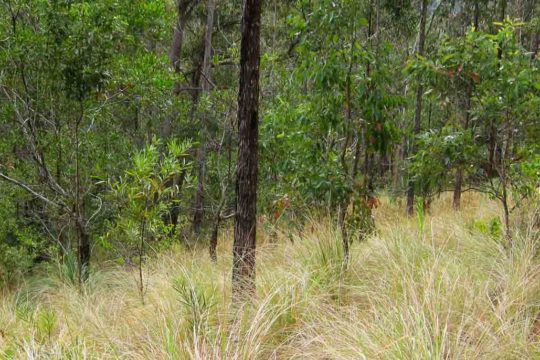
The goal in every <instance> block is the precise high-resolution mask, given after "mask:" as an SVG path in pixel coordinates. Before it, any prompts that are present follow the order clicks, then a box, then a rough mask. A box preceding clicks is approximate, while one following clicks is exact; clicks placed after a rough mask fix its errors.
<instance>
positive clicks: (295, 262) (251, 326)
mask: <svg viewBox="0 0 540 360" xmlns="http://www.w3.org/2000/svg"><path fill="white" fill-rule="evenodd" d="M499 209H500V208H499V206H498V205H497V203H495V202H492V201H491V200H488V199H487V198H485V197H483V196H481V195H479V194H474V193H468V194H466V195H465V196H464V200H463V210H462V211H461V212H459V213H456V212H454V211H452V210H451V206H450V198H449V197H443V198H442V199H440V200H437V201H436V202H435V203H434V204H433V205H432V208H431V214H430V215H428V216H426V218H425V220H424V222H423V226H422V224H421V223H422V221H421V220H422V219H420V218H418V217H413V218H407V217H405V216H404V215H403V205H400V204H395V203H391V202H390V201H389V200H388V199H383V200H382V204H381V205H380V207H379V208H378V209H377V210H376V212H375V218H376V223H377V233H376V234H375V235H373V236H372V237H370V238H369V239H367V240H365V241H363V242H356V243H354V244H353V246H352V250H351V260H350V265H349V268H348V270H347V271H342V266H341V257H342V254H341V246H340V241H341V240H340V236H339V231H337V229H336V227H335V225H334V224H332V223H331V222H329V221H328V220H327V219H328V217H312V218H311V220H310V221H309V222H308V224H307V225H306V226H305V227H304V230H303V232H302V233H297V232H294V231H282V232H279V233H278V236H277V239H276V240H275V241H274V242H270V241H269V240H267V239H266V237H265V234H264V233H263V231H261V234H260V243H259V246H258V253H257V294H256V298H255V299H254V300H253V303H251V304H249V305H245V306H243V307H233V306H231V303H230V279H231V274H230V268H231V255H230V252H231V251H230V249H231V241H232V240H231V237H232V234H231V232H230V231H229V232H224V233H223V235H222V238H221V239H220V246H219V253H218V256H219V259H218V263H217V264H213V263H212V262H211V260H210V258H209V256H208V252H207V250H206V248H203V247H200V248H195V249H191V250H188V249H186V248H183V247H180V246H178V247H176V248H174V249H171V250H169V251H167V252H165V253H162V254H160V255H158V256H157V257H155V258H153V259H151V260H150V261H149V262H148V264H147V265H146V267H145V273H146V276H147V277H146V293H145V295H144V299H145V302H144V304H143V303H142V302H141V297H140V295H139V293H138V288H137V282H136V280H137V271H136V269H134V268H127V267H119V266H113V265H108V266H105V270H99V271H95V272H94V273H93V275H92V276H91V278H90V280H89V281H88V283H87V284H85V285H84V288H83V289H82V290H79V289H78V287H77V286H76V285H74V284H73V282H71V281H69V280H68V279H69V276H67V274H66V269H65V267H62V266H59V265H57V266H49V268H48V271H47V272H46V273H45V272H44V273H43V274H41V275H35V276H33V277H32V278H31V279H29V280H27V282H26V283H25V284H23V285H21V286H19V287H18V288H17V289H15V290H11V291H9V292H7V291H6V292H5V293H4V294H1V295H0V358H2V359H3V358H15V359H21V358H27V359H64V358H68V359H218V358H219V359H291V358H298V359H362V358H366V359H527V358H530V359H534V358H536V359H538V358H540V320H537V315H538V312H539V310H540V260H539V259H538V258H537V257H536V252H537V246H538V245H537V243H536V241H535V240H536V238H537V236H536V235H534V232H532V231H530V230H527V226H525V225H526V224H527V222H528V216H529V215H531V214H527V213H526V212H525V213H524V214H522V215H516V216H515V219H514V221H516V222H519V223H520V224H522V225H523V224H524V225H523V226H519V227H520V228H521V229H525V230H522V231H520V232H518V233H517V234H516V235H515V236H514V242H513V246H512V247H508V246H506V244H505V243H506V240H505V239H504V236H502V235H501V229H500V226H499V222H498V220H497V218H498V216H499V213H500V210H499ZM291 240H292V241H291Z"/></svg>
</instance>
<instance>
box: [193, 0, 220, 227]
mask: <svg viewBox="0 0 540 360" xmlns="http://www.w3.org/2000/svg"><path fill="white" fill-rule="evenodd" d="M214 10H215V4H214V0H208V4H207V6H206V11H207V16H206V30H205V35H204V57H203V65H202V71H201V79H200V83H201V84H200V85H201V89H202V91H203V93H208V92H209V91H210V90H211V88H212V81H211V70H212V66H211V65H212V31H213V28H214ZM203 113H204V114H203V115H202V122H203V124H202V127H201V144H200V146H199V149H198V151H197V193H196V195H195V204H194V207H195V211H194V213H193V231H194V233H195V235H199V234H200V231H201V226H202V222H203V217H204V181H205V177H206V141H207V137H208V124H207V122H208V117H207V116H206V111H204V112H203Z"/></svg>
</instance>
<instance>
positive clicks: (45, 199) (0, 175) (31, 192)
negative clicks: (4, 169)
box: [0, 172, 65, 208]
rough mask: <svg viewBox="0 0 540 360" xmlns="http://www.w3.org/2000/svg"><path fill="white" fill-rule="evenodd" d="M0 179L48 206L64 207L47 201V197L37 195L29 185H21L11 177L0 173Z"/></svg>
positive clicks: (21, 183)
mask: <svg viewBox="0 0 540 360" xmlns="http://www.w3.org/2000/svg"><path fill="white" fill-rule="evenodd" d="M0 179H3V180H5V181H7V182H10V183H12V184H14V185H17V186H18V187H20V188H22V189H24V190H26V191H27V192H29V193H30V194H32V195H34V196H35V197H37V198H39V199H41V200H43V201H44V202H46V203H47V204H49V205H53V206H55V207H59V208H63V207H65V205H64V204H63V203H57V202H54V201H52V200H50V199H48V198H47V197H45V196H44V195H42V194H40V193H38V192H37V191H35V190H33V189H32V188H31V187H30V185H27V184H25V183H23V182H21V181H19V180H16V179H13V178H11V177H9V176H7V175H6V174H3V173H1V172H0Z"/></svg>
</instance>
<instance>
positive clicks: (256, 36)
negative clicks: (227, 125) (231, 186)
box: [232, 0, 261, 299]
mask: <svg viewBox="0 0 540 360" xmlns="http://www.w3.org/2000/svg"><path fill="white" fill-rule="evenodd" d="M260 27H261V0H245V1H244V9H243V15H242V41H241V45H240V89H239V94H238V140H239V146H238V160H237V165H236V212H235V224H234V244H233V270H232V289H233V296H234V297H235V298H237V299H241V298H242V297H246V296H249V295H251V294H253V293H254V292H255V247H256V230H257V221H256V214H257V161H258V134H259V62H260Z"/></svg>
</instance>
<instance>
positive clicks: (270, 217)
mask: <svg viewBox="0 0 540 360" xmlns="http://www.w3.org/2000/svg"><path fill="white" fill-rule="evenodd" d="M0 9H1V10H0V180H1V181H0V219H1V221H0V287H2V288H3V289H4V290H3V291H6V292H11V291H13V289H17V288H18V287H19V286H21V284H24V283H25V282H26V281H28V279H31V278H33V277H35V276H44V277H45V278H46V277H47V276H48V275H43V274H49V272H50V271H52V270H50V269H52V268H57V267H58V268H60V269H61V271H62V274H63V275H62V276H63V280H62V281H67V282H68V283H71V284H72V285H73V287H74V288H78V289H81V288H84V287H85V286H90V285H88V284H91V283H92V281H98V280H92V278H93V277H94V278H99V274H100V271H101V270H104V269H109V268H110V267H111V266H112V265H111V264H113V265H114V266H117V267H119V268H125V269H128V270H127V271H133V273H136V274H137V275H136V281H135V284H136V286H135V288H136V290H137V293H138V297H139V298H140V300H141V301H142V303H144V302H145V301H150V302H151V300H148V299H147V297H148V296H147V294H148V291H149V290H148V289H147V287H148V286H151V285H149V284H151V282H149V280H148V279H146V275H145V266H146V264H150V261H151V259H152V258H159V256H161V255H162V254H165V253H167V252H168V251H170V250H171V249H177V248H178V247H180V248H181V250H178V251H180V252H183V253H192V252H196V254H197V257H196V258H197V259H200V261H201V262H205V261H210V262H211V263H212V262H213V263H216V262H217V261H218V260H220V257H222V256H223V257H225V259H226V260H227V261H228V267H229V268H230V267H231V263H233V261H231V259H230V253H231V246H230V242H229V241H228V239H229V238H230V236H229V235H230V229H232V228H233V227H234V223H235V222H236V230H235V233H236V235H235V236H236V238H235V242H234V246H235V247H234V249H235V250H234V256H235V259H237V257H238V256H240V259H242V256H243V255H238V254H240V253H241V251H243V249H244V248H243V245H242V244H240V245H241V246H240V245H239V243H238V241H239V240H238V239H239V238H238V237H241V235H242V234H244V235H245V239H244V240H246V239H247V237H249V236H252V237H253V239H252V242H250V243H249V244H248V245H249V246H250V249H252V250H253V258H252V259H248V260H247V263H246V264H247V265H246V264H243V265H242V266H244V265H245V266H247V267H248V268H247V270H246V269H244V268H242V266H241V267H240V268H239V269H236V271H237V272H234V271H233V280H234V279H235V278H236V277H235V276H240V277H242V276H244V277H247V278H251V279H254V278H255V270H254V269H255V255H254V251H255V240H254V239H255V233H254V231H253V233H250V232H249V231H247V232H245V229H248V230H249V229H250V228H249V226H251V225H250V224H251V223H245V224H243V225H242V221H251V222H252V223H253V222H255V221H256V223H257V228H258V229H259V233H258V234H257V239H260V240H261V241H263V242H264V243H270V244H272V243H285V242H286V243H287V246H292V247H294V246H295V244H296V245H297V246H299V247H300V248H301V247H302V246H306V245H302V244H300V245H298V244H297V243H298V238H297V236H296V235H294V236H293V234H306V233H308V232H309V231H314V230H313V229H314V226H315V228H317V225H320V224H321V223H324V224H327V225H328V227H329V228H332V229H333V228H334V227H335V229H336V231H335V233H334V232H330V230H328V231H329V232H330V233H328V234H329V235H328V234H327V238H332V239H338V240H337V244H338V246H337V247H336V248H335V249H334V248H332V250H331V251H335V253H334V255H336V256H337V257H338V258H339V264H340V265H339V266H338V267H331V268H325V272H332V271H335V272H336V273H339V274H342V272H344V271H346V269H347V268H348V267H349V264H350V263H352V264H351V266H352V267H353V268H354V262H355V260H354V259H353V257H354V254H353V253H352V252H351V250H350V246H351V244H357V245H358V244H359V246H362V244H363V243H366V242H369V239H371V238H372V237H376V236H379V235H380V231H382V232H383V233H384V231H388V229H390V228H392V227H394V226H397V225H396V224H397V223H399V222H403V223H405V222H408V223H410V222H411V221H412V223H413V224H415V223H416V224H418V227H419V228H420V231H421V232H422V233H423V231H424V228H425V227H426V226H428V225H426V224H425V223H426V221H425V219H426V217H428V216H429V215H430V214H431V213H432V212H433V211H434V210H433V209H434V208H437V207H436V206H435V205H433V204H435V202H436V199H438V198H441V197H442V198H443V199H448V201H449V202H451V204H452V205H451V207H452V209H451V210H450V209H448V211H447V213H450V212H455V214H451V215H449V216H461V215H459V214H461V213H462V212H465V211H467V209H466V207H467V205H466V202H465V201H463V200H462V199H464V197H465V196H467V195H468V194H470V195H471V196H472V198H473V199H476V197H481V199H483V200H481V201H480V204H481V205H479V206H480V207H484V209H483V210H485V211H486V212H488V213H489V214H490V217H489V218H488V219H487V220H486V219H484V218H482V220H478V219H473V220H471V221H470V222H469V223H468V224H469V225H470V224H473V225H471V226H472V227H473V228H475V229H476V230H478V229H480V230H481V232H483V233H484V235H485V234H487V235H489V236H491V237H494V238H496V239H498V240H497V244H498V245H497V246H499V245H500V249H503V250H501V251H502V252H503V253H504V251H510V252H511V251H513V250H512V249H513V248H514V247H515V246H517V247H518V248H520V249H522V247H519V246H518V245H515V244H516V243H518V244H521V243H522V242H521V240H520V239H521V236H522V234H523V233H524V231H525V230H524V229H525V228H529V227H530V228H535V226H536V227H538V218H537V217H533V218H531V217H530V216H529V215H530V214H533V213H534V211H533V208H534V206H535V204H536V203H537V201H538V197H539V184H540V120H539V116H540V71H539V60H538V56H537V55H538V51H539V47H540V4H539V3H538V2H537V1H536V0H495V1H492V0H433V1H431V0H430V1H428V0H419V1H415V0H281V1H279V0H267V1H264V2H259V1H258V0H246V1H244V4H242V2H232V1H229V0H206V1H199V0H177V1H173V0H149V1H139V0H96V1H83V0H81V1H75V0H1V1H0ZM243 9H244V11H243ZM245 9H248V10H245ZM257 9H258V10H259V11H260V23H259V21H257ZM242 23H244V26H241V24H242ZM259 24H260V40H259V34H258V30H257V32H252V33H251V35H254V36H252V37H250V31H253V29H256V28H257V29H258V25H259ZM255 35H256V36H255ZM250 41H251V42H250ZM242 44H244V45H242ZM250 44H252V45H250ZM254 44H257V45H256V46H255V45H254ZM258 44H260V45H258ZM258 46H260V70H259V54H258V52H259V49H258ZM244 60H245V61H244ZM249 61H252V62H251V63H250V62H249ZM244 65H245V66H244ZM251 65H253V66H255V65H256V68H254V67H250V66H251ZM252 70H256V71H255V72H253V71H252ZM250 71H251V72H250ZM239 89H240V90H239ZM239 91H240V95H239ZM257 91H258V92H259V96H257ZM250 97H251V98H250ZM250 99H251V101H252V103H251V104H250V103H249V101H250ZM254 99H255V100H254ZM257 100H258V104H257ZM253 101H254V102H253ZM250 106H251V107H250ZM246 114H248V115H249V114H251V115H249V116H252V115H253V114H254V115H253V116H254V117H253V118H252V119H255V125H254V123H248V122H243V121H247V120H245V119H244V116H247V115H246ZM242 124H244V125H242ZM250 124H251V125H250ZM257 124H258V129H257V126H256V125H257ZM249 131H251V132H249ZM246 136H248V137H246ZM248 140H249V141H252V142H249V141H248ZM245 141H248V143H246V142H245ZM246 144H248V145H249V146H250V147H246V146H247V145H246ZM242 149H243V150H242ZM257 161H258V164H257ZM257 168H258V173H256V172H253V171H252V170H253V169H255V171H257ZM246 169H248V170H250V171H251V172H247V173H243V172H242V171H244V170H246ZM242 176H248V177H249V176H254V177H249V179H248V178H247V177H246V178H244V177H242ZM238 179H243V180H242V181H239V180H238ZM246 179H248V180H249V181H248V180H246ZM253 179H255V180H256V181H255V182H253V181H252V180H253ZM245 184H251V185H253V184H255V185H253V186H254V188H253V189H251V190H253V191H256V193H257V202H256V208H254V207H253V208H251V206H252V205H253V206H254V205H255V202H254V198H253V196H254V192H248V193H242V191H244V190H243V189H245V188H244V186H245ZM248 190H249V191H251V190H250V189H248ZM237 194H244V195H242V196H246V197H242V199H244V200H245V199H248V200H250V201H251V200H253V201H251V202H249V203H248V202H242V201H244V200H242V201H240V200H238V197H237ZM448 196H450V198H448ZM469 204H470V202H469ZM244 205H245V206H244ZM382 207H386V208H387V209H390V208H391V209H393V210H392V211H393V212H390V213H388V214H390V215H388V214H387V215H381V216H380V217H378V216H376V215H375V212H377V211H379V210H380V208H382ZM381 211H382V210H381ZM255 214H256V218H255ZM319 216H321V217H322V218H323V219H324V220H317V221H315V222H314V220H313V219H314V218H317V219H319ZM388 217H390V220H389V219H388ZM250 219H251V220H250ZM379 219H380V222H379ZM392 219H393V220H392ZM451 219H452V221H456V222H458V223H459V222H460V221H461V220H459V218H451ZM475 221H476V222H475ZM239 224H240V225H239ZM246 224H247V225H246ZM242 226H244V228H243V229H244V230H242ZM246 226H247V227H246ZM284 229H286V230H284ZM385 229H386V230H385ZM242 231H244V233H242ZM320 231H322V232H324V231H326V230H320ZM415 231H416V230H415ZM378 232H379V235H377V233H378ZM248 233H249V234H248ZM239 234H240V235H239ZM415 234H416V232H415ZM299 236H300V235H299ZM246 241H247V240H246ZM248 242H249V241H248ZM223 244H226V249H225V245H223ZM244 245H245V244H244ZM222 246H223V247H222ZM312 246H313V247H317V246H319V245H316V242H312ZM200 249H204V251H199V250H200ZM220 249H222V250H223V251H218V250H220ZM175 251H176V250H175ZM321 251H322V250H321ZM411 251H412V250H411ZM533 253H535V251H533ZM321 254H322V255H321ZM321 254H319V255H321V256H322V257H324V259H323V260H322V261H323V262H325V263H326V261H327V258H326V257H325V256H329V255H328V254H326V255H325V254H324V252H321ZM319 255H317V256H319ZM265 256H266V255H264V253H262V254H259V255H257V263H258V262H259V260H260V259H262V260H261V261H263V262H264V261H265V260H264V257H265ZM268 256H269V258H270V255H268ZM533 257H534V256H533ZM235 261H236V260H235ZM381 261H384V259H381ZM531 261H532V260H531ZM234 264H236V262H234ZM148 266H150V265H148ZM201 266H203V265H201ZM205 266H206V265H205ZM208 266H209V265H208ZM261 267H264V265H259V263H258V265H257V271H259V270H258V269H259V268H261ZM131 269H132V270H131ZM171 271H174V269H171ZM209 271H215V270H209ZM234 274H236V275H234ZM238 274H239V275H238ZM319 275H320V274H319ZM319 275H318V276H319ZM148 276H151V274H149V275H148ZM216 276H217V275H216ZM226 276H227V277H228V278H230V277H229V275H228V274H227V275H226ZM320 276H323V275H320ZM324 276H326V275H324ZM218 278H219V277H218ZM263 279H264V276H263ZM341 279H342V278H341V275H340V277H339V281H340V282H341ZM244 280H245V279H244ZM334 280H335V279H334ZM332 281H333V280H332ZM85 284H86V285H85ZM182 286H184V287H180V288H181V289H184V290H182V291H188V290H189V289H191V288H190V287H189V286H188V287H185V286H187V285H185V284H184V285H182ZM252 286H253V288H251V290H249V286H248V291H247V292H248V293H250V294H254V286H255V285H254V284H252ZM186 289H187V290H186ZM244 290H245V289H244ZM189 291H190V290H189ZM189 291H188V293H189ZM242 291H243V290H241V292H242ZM263 293H264V291H263ZM183 294H184V295H185V294H186V293H185V292H184V293H183ZM189 294H191V295H190V299H191V300H190V301H191V302H190V301H188V303H189V304H193V301H194V299H195V300H196V301H195V302H196V304H198V306H200V305H201V302H204V298H202V299H201V298H199V297H198V295H197V293H196V292H195V293H189ZM193 294H195V295H193ZM186 296H187V295H186ZM150 298H151V296H150ZM501 301H502V300H501ZM193 314H196V315H193ZM192 315H193V316H195V319H199V320H200V316H201V315H200V314H198V315H197V313H196V312H195V313H192ZM529 315H530V316H531V319H533V320H534V318H535V317H534V316H533V315H531V314H529ZM533 320H531V321H533ZM6 321H7V320H6ZM329 321H330V320H329ZM531 324H532V323H529V325H531ZM535 324H536V323H535ZM531 326H532V325H531ZM538 326H540V323H539V325H538ZM50 336H51V335H50V334H49V338H50ZM1 337H2V324H1V323H0V338H1ZM525 338H527V336H525ZM502 342H503V341H502V340H501V343H502ZM235 344H236V345H237V346H238V344H237V343H235ZM327 345H328V344H327ZM321 346H322V345H321ZM12 350H13V349H12ZM416 351H419V352H418V354H420V353H422V352H421V350H419V349H416ZM414 353H416V352H414V351H413V352H412V354H414ZM426 353H427V352H426ZM1 354H2V353H1V352H0V355H1ZM6 354H7V353H6ZM182 354H184V353H182ZM223 354H229V355H230V353H223ZM223 354H222V355H221V356H223ZM242 354H244V353H242ZM253 354H258V355H253ZM253 354H251V353H245V354H244V355H245V356H244V355H238V354H237V355H235V356H237V358H256V356H262V355H260V354H261V353H253ZM264 354H266V353H264ZM336 354H337V353H336ZM395 354H396V353H394V355H395ZM438 354H443V352H441V353H438ZM454 354H455V353H454ZM154 355H155V354H154ZM252 355H253V356H255V357H253V356H252ZM334 355H335V354H334ZM402 355H403V354H402ZM469 355H470V354H469ZM6 356H7V355H6ZM51 356H52V355H51ZM148 356H149V355H148ZM156 356H157V355H156ZM160 356H162V355H159V356H158V357H160ZM163 356H164V355H163ZM178 356H179V358H183V356H186V357H187V356H188V355H185V354H184V355H178ZM216 356H217V355H216ZM242 356H244V357H242ZM368 356H369V355H368ZM441 356H442V357H441V358H446V357H444V356H443V355H441ZM76 357H77V356H76ZM189 357H197V356H196V355H193V354H190V355H189ZM225 357H228V355H225ZM231 357H234V356H232V355H231ZM336 357H339V356H337V355H336ZM375 357H376V356H375ZM375 357H373V356H372V357H370V358H375ZM458 357H459V356H458ZM164 358H165V357H164ZM172 358H175V357H174V356H172ZM200 358H204V355H203V356H202V357H200ZM329 358H334V357H332V356H330V357H329ZM343 358H347V356H344V357H343ZM349 358H351V357H349ZM394 358H400V357H399V356H398V357H394ZM404 358H407V357H406V356H405V357H404Z"/></svg>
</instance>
